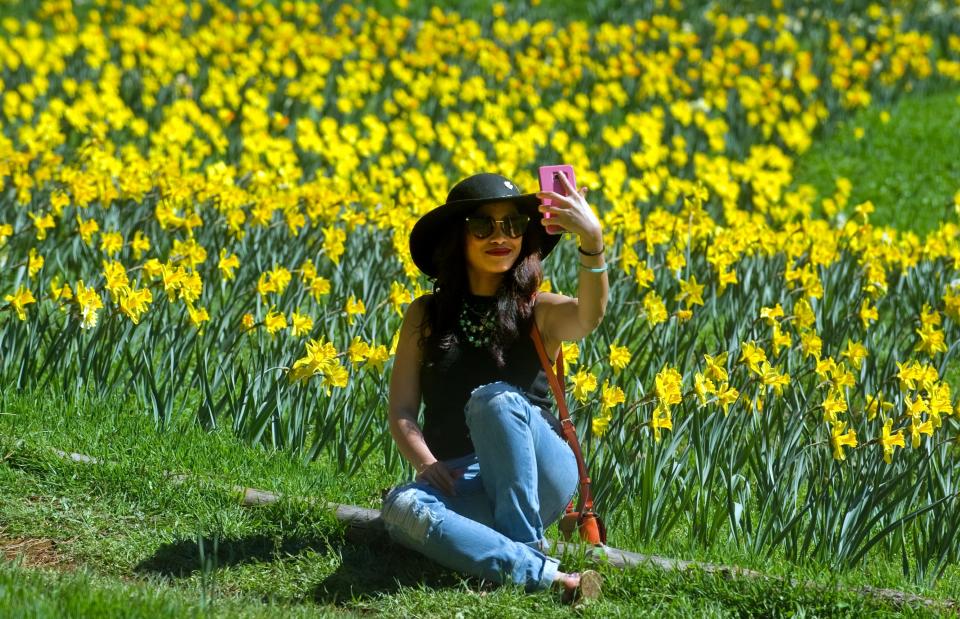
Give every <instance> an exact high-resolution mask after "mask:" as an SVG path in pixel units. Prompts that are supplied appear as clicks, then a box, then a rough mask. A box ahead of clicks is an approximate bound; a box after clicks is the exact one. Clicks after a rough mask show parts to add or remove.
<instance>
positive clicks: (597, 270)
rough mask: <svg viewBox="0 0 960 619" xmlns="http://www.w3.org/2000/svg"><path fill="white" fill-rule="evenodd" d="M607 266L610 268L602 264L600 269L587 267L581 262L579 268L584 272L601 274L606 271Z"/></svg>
mask: <svg viewBox="0 0 960 619" xmlns="http://www.w3.org/2000/svg"><path fill="white" fill-rule="evenodd" d="M608 266H610V265H609V264H607V263H604V264H603V266H602V267H588V266H587V265H585V264H584V263H582V262H581V263H580V268H581V269H584V270H586V271H590V272H591V273H603V272H604V271H606V270H607V267H608Z"/></svg>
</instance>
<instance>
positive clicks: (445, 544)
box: [382, 174, 608, 599]
mask: <svg viewBox="0 0 960 619" xmlns="http://www.w3.org/2000/svg"><path fill="white" fill-rule="evenodd" d="M561 178H562V179H563V180H562V182H563V183H564V184H565V185H566V189H567V193H568V194H569V196H561V195H559V194H557V193H552V192H545V193H537V194H521V193H520V191H519V190H518V189H517V188H516V186H514V184H513V183H511V182H510V181H509V180H507V179H506V178H504V177H502V176H499V175H496V174H477V175H475V176H471V177H469V178H467V179H465V180H463V181H461V182H460V183H458V184H457V185H456V186H454V187H453V189H452V190H451V191H450V193H449V195H448V197H447V201H446V202H445V203H444V204H442V205H440V206H439V207H437V208H435V209H433V210H432V211H430V212H429V213H427V214H426V215H424V216H423V217H421V218H420V219H419V220H418V221H417V223H416V224H415V226H414V228H413V230H412V231H411V234H410V251H411V253H412V256H413V260H414V262H415V263H416V265H417V267H419V268H420V270H421V271H423V272H424V273H426V274H427V275H428V276H429V277H431V278H432V279H435V286H434V292H433V294H427V295H424V296H421V297H419V298H418V299H416V300H414V302H413V303H411V304H410V306H409V308H408V309H407V312H406V315H405V316H404V319H403V325H402V327H401V331H400V338H399V341H398V343H397V351H396V359H395V363H394V367H393V375H392V377H391V380H390V412H389V416H390V431H391V433H392V435H393V438H394V440H395V441H396V443H397V446H398V448H399V449H400V453H401V454H403V456H404V457H405V458H406V459H407V460H408V461H409V462H410V463H411V464H412V465H413V467H414V468H415V469H416V472H417V476H416V481H414V482H413V483H410V484H407V485H404V486H400V487H398V488H395V489H393V490H392V491H391V492H390V493H389V494H388V495H387V496H386V497H385V499H384V503H383V510H382V516H383V521H384V523H385V525H386V529H387V531H388V532H389V534H390V536H391V537H392V538H393V539H394V540H395V541H396V542H398V543H400V544H402V545H404V546H407V547H409V548H412V549H415V550H417V551H419V552H421V553H423V554H424V555H426V556H428V557H430V558H431V559H433V560H435V561H436V562H438V563H440V564H442V565H444V566H446V567H449V568H452V569H455V570H458V571H461V572H465V573H469V574H473V575H477V576H481V577H483V578H484V579H487V580H491V581H494V582H513V583H516V584H521V585H523V586H524V588H525V590H526V591H536V590H541V589H546V588H549V587H550V586H551V585H552V584H553V583H555V582H556V583H557V586H558V587H560V588H561V589H562V590H563V591H564V596H565V598H567V599H569V598H571V597H576V596H577V595H578V594H583V595H589V594H590V592H589V591H588V585H589V588H592V589H594V590H598V584H599V583H598V582H596V581H595V579H596V578H599V575H598V574H596V573H595V572H593V573H591V574H590V576H589V577H588V576H587V575H586V573H585V574H584V576H583V578H582V579H581V575H579V574H576V573H570V574H568V573H564V572H561V571H559V569H558V567H559V562H558V560H557V559H555V558H552V557H548V556H546V555H545V554H544V552H543V551H544V550H545V549H546V545H547V542H546V540H545V538H544V530H545V529H546V528H547V527H549V526H550V524H551V523H553V522H554V521H556V520H557V519H558V518H559V517H560V516H561V515H562V514H563V512H564V509H565V507H566V506H567V504H568V503H569V501H570V499H571V497H572V496H573V493H574V491H575V490H576V487H577V482H578V474H577V465H576V460H575V458H574V455H573V452H572V450H571V449H570V447H569V446H568V445H567V443H566V442H565V441H564V440H563V439H562V438H561V437H560V434H559V431H558V430H559V422H558V421H557V420H556V417H554V416H553V415H552V414H551V413H550V412H548V411H551V410H552V402H551V398H550V397H549V395H548V393H549V385H548V383H547V379H546V374H545V372H544V371H543V370H542V366H541V363H540V359H539V356H538V354H537V351H536V348H535V345H534V342H533V340H532V338H531V336H530V333H531V329H532V322H533V321H536V325H537V327H538V329H539V331H540V333H541V334H542V337H543V343H544V346H545V349H546V351H547V355H548V356H549V357H550V358H551V360H552V361H553V360H555V359H556V356H557V355H558V354H560V344H561V342H562V341H564V340H579V339H582V338H583V337H585V336H586V335H587V334H589V333H590V332H591V331H593V330H594V329H595V328H596V327H597V325H598V324H599V323H600V321H601V319H602V317H603V313H604V310H605V307H606V302H607V286H608V285H607V276H606V273H605V270H604V269H605V267H604V266H603V265H604V260H603V254H602V249H603V237H602V234H601V226H600V222H599V220H598V219H597V217H596V215H595V214H594V213H593V211H592V210H591V209H590V207H589V205H588V204H587V202H586V200H585V198H584V196H585V192H583V193H577V192H576V191H575V190H574V189H573V188H572V187H571V186H570V185H569V183H568V182H567V180H566V178H565V177H563V176H562V175H561ZM540 198H550V199H551V200H552V202H553V205H552V206H545V205H543V204H541V202H540ZM548 212H549V213H550V218H549V219H543V218H542V213H548ZM548 222H549V223H550V224H551V226H558V227H560V228H563V230H562V231H567V232H572V233H574V234H576V235H577V236H578V237H579V243H580V250H581V254H582V255H581V257H580V260H581V265H582V267H581V269H580V276H579V291H578V293H579V294H578V298H570V297H567V296H563V295H559V294H551V293H540V294H538V290H539V288H540V284H541V280H542V271H541V266H540V261H541V259H542V258H543V257H545V256H546V255H547V254H549V253H550V251H551V250H552V249H553V248H554V246H556V244H557V241H558V240H559V239H560V234H561V233H562V231H558V234H548V233H547V231H546V228H545V226H546V224H547V223H548ZM528 224H529V225H528ZM421 399H422V400H423V403H424V423H423V428H422V429H421V427H420V425H419V423H418V412H419V410H420V403H421ZM581 580H583V582H582V583H581ZM588 581H592V582H588Z"/></svg>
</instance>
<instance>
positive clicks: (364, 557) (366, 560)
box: [313, 540, 481, 604]
mask: <svg viewBox="0 0 960 619" xmlns="http://www.w3.org/2000/svg"><path fill="white" fill-rule="evenodd" d="M335 544H336V545H335V552H337V553H338V554H339V555H340V557H341V560H340V565H339V567H338V568H337V569H336V571H334V572H333V573H332V574H330V575H329V576H327V577H326V578H325V579H324V580H323V581H321V582H320V583H318V584H317V586H316V587H315V588H314V590H313V599H314V600H315V601H316V602H317V603H320V604H343V603H345V602H356V601H361V600H369V599H373V598H377V597H381V596H384V595H391V594H394V593H397V592H398V591H399V590H400V589H401V588H406V587H412V588H419V587H425V588H428V589H447V588H452V587H457V586H460V585H462V583H463V582H464V580H465V579H466V580H468V582H469V583H470V586H471V587H473V586H478V587H479V586H481V585H480V581H479V580H475V579H473V578H469V577H466V576H464V575H460V574H457V573H455V572H452V571H450V570H448V569H446V568H444V567H442V566H440V565H439V564H437V563H434V562H433V561H431V560H429V559H427V558H426V557H424V556H423V555H421V554H419V553H417V552H414V551H412V550H408V549H406V548H403V547H401V546H397V545H395V544H390V543H387V542H382V541H377V542H373V543H363V542H353V541H349V540H340V541H338V542H335Z"/></svg>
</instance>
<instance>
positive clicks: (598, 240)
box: [537, 165, 603, 248]
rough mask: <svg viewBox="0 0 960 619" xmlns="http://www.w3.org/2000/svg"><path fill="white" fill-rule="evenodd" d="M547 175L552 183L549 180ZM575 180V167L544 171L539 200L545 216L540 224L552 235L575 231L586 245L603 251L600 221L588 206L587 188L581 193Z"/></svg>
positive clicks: (555, 167) (552, 167) (543, 169)
mask: <svg viewBox="0 0 960 619" xmlns="http://www.w3.org/2000/svg"><path fill="white" fill-rule="evenodd" d="M546 175H549V179H552V180H548V177H546ZM573 179H574V177H573V167H572V166H569V165H565V166H543V167H541V168H540V187H541V191H540V192H538V193H537V197H538V198H540V200H541V201H542V204H541V205H540V212H541V213H543V214H544V216H543V219H541V220H540V223H541V224H543V226H545V227H546V229H547V233H548V234H562V233H563V232H572V233H574V234H576V235H577V236H579V237H580V238H581V239H582V241H581V245H582V246H584V247H587V246H590V247H592V246H596V247H598V248H599V247H601V246H602V245H603V232H602V230H603V228H602V226H601V225H600V220H599V219H598V218H597V216H596V214H594V212H593V209H591V208H590V205H589V204H587V200H586V196H587V189H586V187H584V188H582V189H581V190H580V191H577V188H576V181H575V180H573Z"/></svg>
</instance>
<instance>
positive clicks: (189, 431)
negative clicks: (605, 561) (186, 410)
mask: <svg viewBox="0 0 960 619" xmlns="http://www.w3.org/2000/svg"><path fill="white" fill-rule="evenodd" d="M2 413H3V414H0V458H2V464H0V550H2V556H4V557H5V558H6V559H7V562H2V561H0V608H6V609H17V611H16V614H17V615H18V616H23V615H27V616H58V617H60V616H87V615H91V614H96V615H98V616H140V615H143V616H151V617H155V616H183V615H194V614H206V613H210V612H212V613H213V614H223V615H229V616H235V615H236V616H266V615H276V614H283V615H284V616H323V615H325V614H355V613H364V614H367V613H375V614H390V615H398V616H436V615H441V616H447V615H450V616H452V615H455V614H456V613H458V612H463V613H464V616H479V615H482V616H511V617H514V616H526V615H529V616H534V615H536V616H538V617H539V616H554V615H556V616H560V615H568V614H569V613H570V612H571V609H570V608H568V607H565V606H563V605H561V604H559V602H558V596H557V594H555V593H540V594H535V595H526V594H524V593H522V592H521V591H519V590H517V589H515V588H513V587H499V588H498V587H490V586H488V585H485V584H483V583H481V582H479V581H478V580H476V579H472V578H462V577H460V576H458V575H457V574H454V573H451V572H448V571H446V570H443V569H441V568H439V567H437V566H435V565H433V564H431V563H430V562H429V561H427V560H425V559H422V558H420V557H419V556H417V555H416V554H414V553H411V552H408V551H406V550H403V549H400V548H397V547H395V546H392V545H390V544H388V543H385V542H383V541H374V542H372V543H367V542H362V541H356V540H352V539H348V538H347V537H346V536H345V535H344V534H343V531H342V528H341V527H340V526H339V525H338V523H336V521H335V520H334V519H333V518H332V517H331V516H330V515H329V514H328V513H327V512H326V511H324V510H323V509H321V508H319V507H317V506H315V505H311V504H310V503H308V502H305V501H300V500H296V499H293V498H291V499H289V500H282V501H280V502H278V503H275V504H271V505H266V506H260V507H255V508H250V507H241V506H240V505H239V503H238V500H237V495H236V493H234V492H232V491H231V490H230V486H231V485H234V484H236V485H241V486H250V487H256V488H261V489H267V490H272V491H275V492H281V493H284V494H286V495H289V496H291V497H308V496H310V497H323V498H324V499H327V500H330V501H335V502H343V503H352V504H357V505H361V506H367V507H376V506H377V505H378V502H379V495H380V489H381V488H382V487H383V486H385V485H389V484H390V483H392V481H393V480H391V479H390V478H389V477H387V476H385V475H384V473H383V471H382V470H381V469H380V468H379V467H378V466H377V465H376V464H374V463H371V464H369V465H368V466H367V467H365V468H364V470H363V471H362V472H361V474H360V475H357V476H354V477H351V478H350V480H349V482H347V480H344V479H342V478H341V477H340V476H338V475H337V473H336V472H335V470H334V468H333V467H332V466H330V465H327V464H325V463H324V462H314V463H309V464H305V463H303V462H301V461H299V460H297V459H296V458H294V457H293V456H291V455H289V454H287V453H281V452H273V453H270V452H266V451H264V450H263V449H256V448H250V447H246V446H244V445H242V444H241V443H240V442H239V441H237V440H236V439H234V438H233V437H232V436H231V435H230V434H229V432H214V433H206V432H204V431H202V430H200V429H199V428H198V427H196V426H195V425H194V424H192V423H191V422H189V421H186V420H184V421H181V422H178V423H175V424H173V426H172V427H171V428H170V429H168V430H167V431H166V432H158V431H156V430H154V428H153V427H152V425H151V422H150V421H149V419H148V417H147V415H145V414H144V412H143V411H140V410H135V409H134V408H132V407H131V406H130V405H129V403H128V402H125V401H122V400H110V401H101V400H97V399H89V400H85V401H81V402H76V403H68V402H65V401H63V400H62V399H60V398H57V397H53V396H51V395H50V394H10V393H7V394H5V395H4V396H3V399H2ZM55 450H62V451H65V452H76V453H82V454H86V455H89V456H92V457H95V458H97V459H98V462H97V463H94V464H90V463H76V462H72V461H70V460H68V459H64V458H63V457H61V456H59V455H57V454H56V451H55ZM173 472H176V473H187V472H189V473H190V475H191V477H190V479H189V480H188V481H187V482H186V483H175V482H174V481H173V480H172V478H171V476H170V473H173ZM625 528H626V527H621V528H619V529H617V530H615V531H614V533H615V536H614V538H613V539H612V540H611V543H612V544H613V545H615V546H618V547H623V548H629V549H633V550H637V551H642V552H648V553H661V554H665V555H668V556H679V557H683V558H693V559H706V560H714V561H717V560H721V562H722V561H723V560H726V562H729V563H739V564H741V565H746V566H747V567H751V568H753V569H758V570H761V571H763V572H765V573H767V574H771V575H776V576H782V577H785V578H787V579H790V578H792V579H794V580H795V581H801V582H807V581H814V582H815V583H816V584H817V586H816V587H812V588H811V587H804V586H799V585H796V586H793V585H788V584H785V581H783V580H780V579H772V580H769V581H763V580H761V581H754V580H726V579H723V578H720V577H716V576H711V575H709V574H705V573H686V574H665V573H663V572H660V571H658V570H655V569H653V568H642V569H635V570H631V571H629V572H619V571H617V570H615V569H613V568H602V570H603V572H604V574H605V577H606V583H605V596H604V599H603V600H602V601H600V602H599V603H595V604H593V605H590V606H588V607H585V608H583V609H581V612H582V614H586V615H588V616H611V615H625V616H639V615H656V616H660V615H663V614H667V615H681V614H682V615H689V614H696V615H705V616H726V615H730V614H760V615H785V614H790V613H794V612H808V613H809V612H813V613H816V614H819V615H836V614H848V613H850V614H857V615H859V614H864V613H870V614H874V615H876V614H879V615H885V614H891V615H892V614H894V613H896V612H897V609H896V608H895V607H893V606H890V605H888V604H885V603H879V602H876V601H874V600H873V599H871V598H870V597H866V596H862V595H860V594H858V593H857V592H856V589H858V588H859V587H862V586H875V587H888V588H898V589H904V590H912V591H915V592H917V593H920V594H922V595H924V596H927V597H932V598H950V597H960V574H958V573H957V572H956V571H952V572H948V575H947V577H946V578H945V579H944V580H943V581H941V583H940V585H939V586H938V587H937V588H936V589H934V590H923V589H916V588H913V587H911V585H910V584H909V583H908V582H904V581H903V579H902V577H900V576H899V574H898V573H897V568H896V566H891V565H886V564H884V563H882V562H881V563H878V564H876V565H873V566H870V567H867V568H865V569H863V570H860V571H858V572H856V573H849V574H845V575H842V576H841V575H831V574H829V573H826V572H823V571H822V570H820V569H818V568H817V567H816V566H811V567H810V568H798V567H795V566H790V565H787V564H785V563H780V562H777V561H776V560H775V559H774V560H768V561H764V560H761V559H758V558H751V557H749V556H746V555H745V554H744V553H742V552H739V551H738V550H737V549H736V548H732V547H731V548H729V549H721V550H715V551H713V552H711V553H707V554H700V555H698V554H697V551H695V550H691V549H690V548H685V547H684V546H683V544H682V543H680V542H678V541H677V540H673V541H669V540H665V541H664V542H663V543H662V544H660V545H657V546H654V547H646V548H641V547H637V545H636V544H635V543H634V542H632V541H631V540H630V539H629V538H628V537H627V536H626V534H625ZM584 566H585V565H584V564H583V563H582V561H580V560H578V559H577V558H567V559H565V561H564V567H566V568H568V569H580V568H582V567H584ZM837 585H840V587H839V588H837ZM906 611H907V612H908V613H912V614H916V615H920V616H927V615H931V614H935V613H934V612H933V611H931V610H929V609H922V608H912V607H907V608H906ZM0 614H2V613H0Z"/></svg>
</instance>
